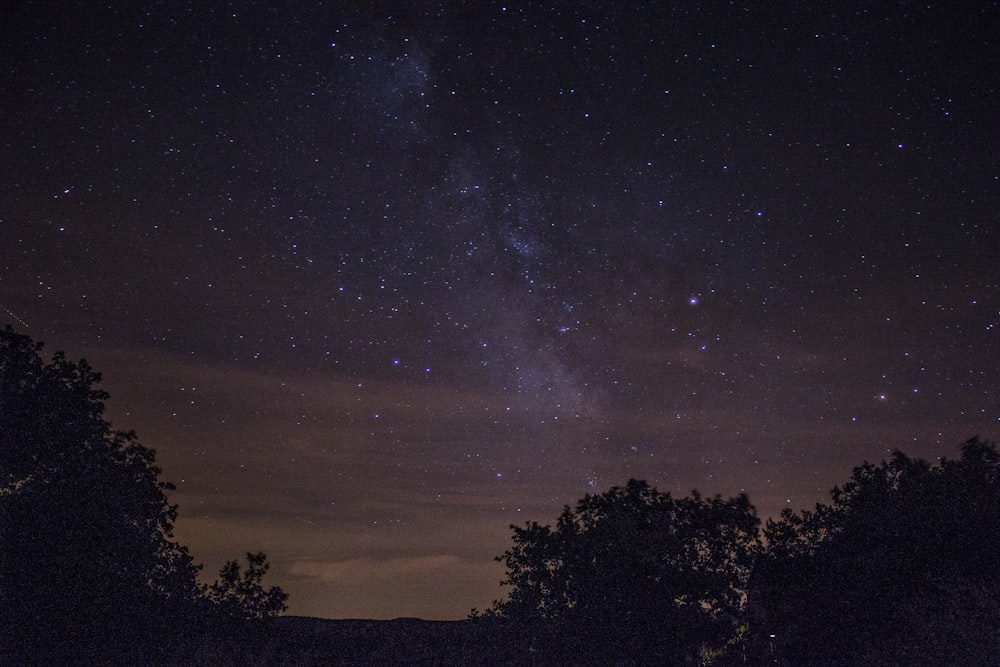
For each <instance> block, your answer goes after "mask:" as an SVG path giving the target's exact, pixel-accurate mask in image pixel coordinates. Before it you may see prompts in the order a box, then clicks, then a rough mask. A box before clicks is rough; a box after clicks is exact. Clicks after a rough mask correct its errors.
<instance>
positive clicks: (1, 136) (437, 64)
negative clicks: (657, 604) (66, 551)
mask: <svg viewBox="0 0 1000 667" xmlns="http://www.w3.org/2000/svg"><path fill="white" fill-rule="evenodd" d="M140 5H144V6H140ZM0 26H2V27H0V30H2V33H3V35H2V40H0V50H2V57H0V63H2V65H0V76H2V80H0V89H2V90H3V91H4V93H3V95H2V96H0V128H2V130H0V324H10V325H12V326H13V327H15V329H17V330H19V331H21V332H23V333H26V334H29V335H31V336H32V337H33V338H35V339H36V340H41V341H45V342H46V349H47V350H48V351H49V352H53V351H55V350H57V349H63V350H66V351H67V353H68V355H69V356H70V357H71V358H74V359H79V358H81V357H85V358H86V359H87V360H88V361H89V362H90V363H91V364H92V365H94V366H95V367H96V368H97V369H98V370H100V371H102V372H103V374H104V383H103V387H104V388H105V389H106V390H107V391H108V392H109V393H110V394H111V398H110V401H109V402H108V416H109V418H110V419H111V420H112V422H113V424H114V425H115V426H116V427H118V428H122V429H135V430H137V431H138V433H139V436H140V439H141V441H142V442H143V443H144V444H146V445H148V446H150V447H153V448H154V449H156V451H157V460H158V462H159V463H160V465H161V466H162V468H163V475H162V477H163V478H164V479H166V480H170V481H172V482H174V483H175V484H176V485H177V490H176V491H175V492H173V493H172V494H171V499H172V501H174V502H176V503H178V504H179V505H180V518H179V520H178V522H177V529H176V535H177V538H178V540H179V541H180V542H181V543H183V544H186V545H187V546H188V547H189V548H190V549H191V552H192V554H193V555H194V557H195V559H196V560H197V561H199V562H202V563H204V564H205V566H206V574H214V573H215V572H217V571H218V568H219V567H220V566H221V564H222V563H223V562H224V561H225V560H227V559H231V558H237V557H241V556H242V554H244V553H245V552H246V551H249V550H258V549H261V550H264V551H266V552H267V554H268V556H269V557H270V559H271V562H272V571H271V574H270V575H269V577H270V578H271V580H272V583H274V584H278V585H281V586H282V587H283V588H284V589H285V590H286V591H288V592H289V593H290V594H291V599H290V601H289V602H290V609H289V613H293V614H301V615H312V616H320V617H327V618H394V617H399V616H418V617H423V618H428V619H456V618H463V617H465V616H466V615H467V614H468V612H469V610H470V609H471V608H473V607H477V608H479V609H483V608H485V607H487V606H488V605H489V603H490V601H491V600H493V599H495V598H498V597H500V596H502V595H503V593H504V589H502V588H501V587H500V586H499V582H500V580H501V579H502V578H503V569H502V566H501V565H500V564H499V563H496V562H494V561H493V557H494V556H496V555H498V554H500V553H501V552H502V551H503V550H504V549H506V548H507V547H508V546H509V545H510V530H509V527H508V526H509V524H511V523H521V522H523V521H526V520H538V521H541V522H543V523H547V522H551V521H554V519H555V518H556V516H557V514H558V512H559V510H560V509H561V507H562V506H563V505H564V504H571V503H574V502H575V501H576V500H577V499H579V498H580V497H582V496H583V495H584V494H585V493H588V492H601V491H604V490H607V489H608V488H610V487H611V486H613V485H620V484H624V483H625V482H626V481H627V480H628V479H629V478H630V477H634V478H638V479H645V480H647V481H649V482H650V483H651V484H653V485H654V486H656V487H657V488H659V489H660V490H663V491H670V492H672V493H675V494H680V495H686V494H687V493H689V492H690V491H691V490H692V489H695V488H697V489H698V490H699V491H701V492H703V493H706V494H715V493H720V494H723V495H731V494H736V493H739V492H741V491H745V492H746V493H748V494H749V495H750V499H751V501H752V502H753V503H754V504H755V505H756V506H757V508H758V511H759V512H760V514H761V516H763V517H767V516H774V515H775V514H777V513H778V512H780V511H781V510H782V509H783V508H785V507H791V508H793V509H801V508H805V507H810V506H812V505H813V504H814V503H815V502H816V501H818V500H821V499H824V498H825V497H827V492H828V490H829V489H830V487H832V486H833V485H834V484H838V483H841V482H843V481H845V480H846V479H847V478H848V476H849V475H850V470H851V468H852V467H853V466H854V465H857V464H859V463H861V461H862V460H864V459H869V460H873V461H878V460H880V459H881V458H883V457H885V456H887V455H888V454H889V452H890V451H891V450H892V449H893V448H902V449H904V450H905V451H906V452H907V453H909V454H911V455H917V456H923V457H927V458H930V459H933V458H935V457H937V456H941V455H947V456H957V455H958V453H959V445H960V443H961V442H962V441H964V440H965V439H966V438H968V437H971V436H973V435H976V434H979V435H981V436H982V437H984V438H987V439H994V440H995V439H998V438H1000V421H998V420H1000V385H998V379H997V369H998V368H1000V268H998V265H997V254H998V252H997V251H998V250H1000V220H998V211H1000V111H998V109H1000V105H998V75H997V74H996V67H995V64H996V63H997V62H1000V43H998V42H1000V38H998V37H997V35H998V34H1000V29H998V28H1000V6H998V4H997V3H996V2H985V1H980V2H964V3H930V4H928V3H926V2H924V3H915V2H893V3H888V2H887V3H875V2H856V1H855V2H850V1H847V2H837V3H811V2H783V1H775V2H740V1H733V2H721V1H719V2H703V3H694V2H681V1H678V2H662V3H659V2H641V3H625V2H623V3H617V2H616V3H607V2H596V1H581V2H566V3H536V2H531V3H528V2H524V3H517V2H510V3H503V2H489V1H483V2H470V3H451V2H425V1H416V2H405V3H403V2H401V3H393V2H367V3H365V2H342V3H312V2H286V3H263V2H256V3H255V2H218V3H183V2H147V3H92V2H79V3H75V4H74V3H60V4H59V5H58V8H56V7H55V6H53V5H51V4H50V3H46V2H33V1H28V2H18V3H6V4H4V6H3V9H0ZM210 578H211V577H210Z"/></svg>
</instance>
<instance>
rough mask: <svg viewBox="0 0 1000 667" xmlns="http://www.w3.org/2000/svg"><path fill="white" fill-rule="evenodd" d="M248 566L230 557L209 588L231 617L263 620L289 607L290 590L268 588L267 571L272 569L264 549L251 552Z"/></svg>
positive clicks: (209, 596) (208, 590) (222, 608)
mask: <svg viewBox="0 0 1000 667" xmlns="http://www.w3.org/2000/svg"><path fill="white" fill-rule="evenodd" d="M247 563H248V564H247V569H246V570H245V571H244V572H242V574H241V572H240V565H239V563H237V562H236V561H234V560H231V561H227V562H226V564H225V565H224V566H222V569H221V570H219V579H217V580H216V581H215V583H213V584H212V585H211V586H209V587H208V589H207V591H206V592H207V596H208V599H209V600H211V601H212V602H213V603H214V604H215V605H216V607H217V608H218V609H220V610H221V611H222V613H223V614H224V615H225V616H226V617H228V618H235V619H243V620H263V619H269V618H274V617H275V616H277V615H278V614H280V613H281V612H283V611H284V610H285V609H287V606H286V605H285V601H286V600H287V599H288V594H287V593H285V592H284V591H282V590H281V589H280V588H278V587H277V586H272V587H270V588H268V589H265V588H264V586H263V585H262V583H261V582H262V580H263V578H264V575H265V574H267V571H268V569H270V567H271V566H270V563H268V562H267V556H265V555H264V553H263V552H258V553H248V554H247Z"/></svg>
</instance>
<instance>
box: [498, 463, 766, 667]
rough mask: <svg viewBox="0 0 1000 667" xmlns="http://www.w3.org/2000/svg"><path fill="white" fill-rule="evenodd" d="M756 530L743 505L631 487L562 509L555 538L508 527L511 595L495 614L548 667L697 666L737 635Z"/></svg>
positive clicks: (534, 528) (547, 531)
mask: <svg viewBox="0 0 1000 667" xmlns="http://www.w3.org/2000/svg"><path fill="white" fill-rule="evenodd" d="M758 527H759V520H758V519H757V516H756V513H755V511H754V508H753V506H752V505H751V504H750V502H749V501H748V499H747V498H746V496H742V495H741V496H739V497H737V498H731V499H729V500H723V499H722V498H720V497H718V496H717V497H714V498H704V497H702V496H700V495H698V494H697V492H695V493H694V494H693V495H692V496H691V497H689V498H681V499H675V498H673V497H672V496H671V495H670V494H669V493H660V492H658V491H657V490H656V489H654V488H651V487H650V486H649V485H648V484H646V483H645V482H641V481H636V480H631V481H629V482H628V484H627V485H626V486H625V487H615V488H612V489H611V490H610V491H608V492H606V493H603V494H600V495H587V496H586V497H585V498H583V499H582V500H580V501H579V502H578V503H577V506H576V507H575V508H573V509H571V508H569V507H566V508H565V510H564V511H563V513H562V515H561V516H560V517H559V520H558V522H557V524H556V526H555V528H552V527H550V526H541V525H539V524H537V523H528V524H526V525H524V526H512V529H513V531H514V546H513V547H512V548H511V549H510V550H508V551H507V552H506V553H504V554H503V555H502V556H501V557H500V558H499V559H498V560H502V561H503V562H504V563H506V565H507V580H506V581H505V582H504V583H505V584H506V585H509V586H510V587H511V591H510V595H509V598H508V599H507V600H505V601H503V602H499V603H497V604H496V605H495V607H494V610H493V612H492V614H493V615H495V616H498V617H499V618H500V619H502V620H503V621H506V622H507V623H508V625H513V626H516V628H517V630H516V631H515V633H521V634H523V635H524V636H527V637H530V638H531V641H532V645H531V646H528V647H525V649H524V650H525V651H529V652H532V653H533V658H534V659H539V660H541V661H543V662H549V663H565V661H567V660H568V661H569V662H572V663H574V664H616V663H617V664H623V663H624V664H675V663H681V662H684V661H687V660H695V661H697V660H698V659H699V656H700V655H702V654H704V653H706V652H711V651H713V650H719V649H721V648H722V647H724V646H725V644H726V643H727V642H728V641H730V640H732V639H733V638H734V637H735V636H736V635H737V633H738V631H739V630H738V628H739V625H740V619H741V617H742V614H743V600H744V589H745V585H746V581H747V578H748V576H749V573H750V567H751V564H752V563H751V561H752V558H753V556H754V554H755V553H756V551H757V550H758V548H759V542H758ZM567 664H568V663H567Z"/></svg>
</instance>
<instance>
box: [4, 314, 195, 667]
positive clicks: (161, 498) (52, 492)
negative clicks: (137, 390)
mask: <svg viewBox="0 0 1000 667" xmlns="http://www.w3.org/2000/svg"><path fill="white" fill-rule="evenodd" d="M41 347H42V346H41V344H35V343H33V342H32V341H31V340H30V339H29V338H28V337H26V336H23V335H19V334H16V333H14V332H13V331H12V330H11V329H9V328H8V329H6V330H4V331H3V332H0V541H2V549H0V554H2V555H0V596H2V599H3V604H2V609H0V615H2V618H0V627H2V628H3V633H4V635H5V636H4V638H3V639H4V646H5V649H6V650H8V651H14V652H26V653H31V654H37V652H39V651H45V650H49V649H51V650H59V651H66V652H68V654H70V655H75V656H77V657H78V658H79V659H82V660H87V659H88V658H91V659H99V658H100V657H102V656H103V652H104V651H106V650H108V647H109V646H118V647H120V646H129V645H133V646H134V645H136V643H137V642H138V640H139V639H140V638H141V637H143V636H148V635H149V634H150V633H151V631H153V630H155V629H154V628H151V627H148V625H151V624H156V623H163V622H172V621H175V620H176V619H175V618H174V617H176V616H179V615H181V614H183V613H185V612H189V611H190V608H191V606H192V604H194V602H195V601H196V600H197V599H198V596H199V589H198V586H197V583H196V579H195V576H196V573H197V568H196V567H195V566H194V565H193V564H192V562H191V558H190V556H189V555H188V553H187V551H186V549H184V548H183V547H181V546H179V545H178V544H177V543H176V542H174V541H173V535H172V529H173V522H174V519H175V517H176V508H175V506H173V505H171V504H169V503H168V502H167V498H166V496H165V494H164V490H165V489H168V488H170V487H169V485H167V484H165V483H162V482H159V481H158V480H157V475H158V474H159V472H160V471H159V469H158V468H157V467H156V466H155V465H154V463H153V461H154V457H153V451H152V450H150V449H147V448H146V447H143V446H142V445H141V444H139V442H138V441H137V440H136V437H135V434H133V433H124V432H119V431H115V430H113V429H112V428H111V425H110V424H109V423H108V422H107V421H106V420H105V419H104V400H105V399H106V398H107V394H105V393H104V392H103V391H101V390H100V389H97V388H96V385H97V384H98V382H99V381H100V379H101V378H100V375H99V374H98V373H96V372H94V371H93V370H92V369H91V368H90V366H89V365H88V364H87V363H86V362H85V361H81V362H79V363H72V362H70V361H67V360H66V358H65V356H64V355H62V354H61V353H57V354H56V355H55V356H54V357H53V359H52V361H51V363H44V362H43V360H42V358H41V356H40V354H39V352H40V350H41ZM144 626H146V627H144Z"/></svg>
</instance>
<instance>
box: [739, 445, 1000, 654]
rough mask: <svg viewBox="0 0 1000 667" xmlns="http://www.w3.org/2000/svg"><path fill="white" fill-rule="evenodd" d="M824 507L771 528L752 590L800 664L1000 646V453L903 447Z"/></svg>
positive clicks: (765, 628) (779, 650) (981, 448)
mask: <svg viewBox="0 0 1000 667" xmlns="http://www.w3.org/2000/svg"><path fill="white" fill-rule="evenodd" d="M831 500H832V502H831V503H830V504H817V506H816V509H815V511H804V512H802V513H794V512H792V511H786V512H785V513H784V514H783V515H782V516H781V518H780V519H779V520H777V521H769V522H768V523H767V526H766V527H765V539H766V541H767V545H768V547H767V553H766V556H765V557H764V558H762V559H761V561H760V562H759V564H758V566H757V568H756V570H755V572H754V576H753V581H752V587H751V601H752V607H753V608H754V609H755V610H756V612H757V616H758V617H759V620H760V623H759V624H758V627H759V628H760V629H761V632H762V633H766V635H773V636H774V639H773V640H770V638H769V637H768V639H767V641H762V642H761V644H768V645H769V646H768V649H767V650H770V645H771V644H773V646H774V650H775V652H776V654H777V655H779V656H780V657H781V658H782V659H783V660H787V661H788V662H789V664H802V665H824V664H887V663H892V664H987V663H988V662H989V658H988V657H989V656H995V655H997V654H998V652H1000V642H998V640H997V637H996V633H995V628H996V626H997V624H998V623H1000V602H998V600H1000V455H998V453H997V450H996V447H995V446H994V445H992V444H990V443H984V442H981V441H979V440H978V439H972V440H969V441H968V442H966V443H965V445H964V447H963V449H962V456H961V458H960V459H959V460H948V459H943V460H942V461H941V462H940V464H938V465H936V466H932V465H930V464H928V463H927V462H926V461H923V460H920V459H911V458H909V457H908V456H906V455H905V454H903V453H902V452H898V451H897V452H895V453H894V454H893V457H892V459H891V460H890V461H888V462H886V461H883V462H882V463H881V464H880V465H878V466H875V465H872V464H870V463H864V464H863V465H861V466H859V467H857V468H855V469H854V472H853V474H852V476H851V479H850V481H848V482H847V483H846V484H845V485H844V486H843V487H842V488H841V487H835V488H834V489H833V490H832V491H831Z"/></svg>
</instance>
